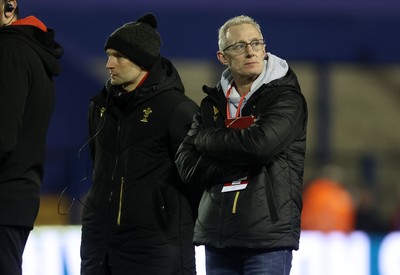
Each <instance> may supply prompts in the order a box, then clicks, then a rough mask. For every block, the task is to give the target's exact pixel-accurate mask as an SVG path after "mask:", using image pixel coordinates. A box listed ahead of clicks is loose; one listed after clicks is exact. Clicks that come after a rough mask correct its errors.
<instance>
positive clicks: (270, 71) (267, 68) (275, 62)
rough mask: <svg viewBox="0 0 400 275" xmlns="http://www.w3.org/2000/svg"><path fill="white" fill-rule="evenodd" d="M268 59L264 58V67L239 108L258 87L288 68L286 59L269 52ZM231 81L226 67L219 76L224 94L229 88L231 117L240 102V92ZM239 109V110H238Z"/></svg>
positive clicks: (234, 114)
mask: <svg viewBox="0 0 400 275" xmlns="http://www.w3.org/2000/svg"><path fill="white" fill-rule="evenodd" d="M267 56H268V60H264V69H263V71H262V72H261V74H260V75H259V76H258V77H257V79H256V80H255V81H254V82H253V84H252V85H251V88H250V91H249V92H248V93H247V94H246V96H245V97H244V99H243V103H242V105H241V109H242V108H243V106H244V105H246V102H247V100H248V99H249V98H250V96H251V95H252V94H253V93H254V92H255V91H257V89H258V88H260V87H261V85H263V84H267V83H269V82H271V81H273V80H276V79H279V78H281V77H284V76H285V75H286V73H287V72H288V70H289V65H288V64H287V62H286V60H284V59H281V58H279V57H277V56H276V55H273V54H271V53H267ZM232 82H233V78H232V74H231V70H230V69H229V68H227V69H226V70H225V71H224V72H223V73H222V76H221V87H222V90H223V91H224V94H225V96H226V94H227V91H228V90H229V89H230V88H231V92H230V95H229V98H228V101H229V105H230V106H229V110H230V115H231V117H235V116H236V112H237V106H238V105H239V102H240V98H241V97H240V94H239V93H238V92H237V91H236V88H235V87H231V86H232ZM240 111H241V110H240Z"/></svg>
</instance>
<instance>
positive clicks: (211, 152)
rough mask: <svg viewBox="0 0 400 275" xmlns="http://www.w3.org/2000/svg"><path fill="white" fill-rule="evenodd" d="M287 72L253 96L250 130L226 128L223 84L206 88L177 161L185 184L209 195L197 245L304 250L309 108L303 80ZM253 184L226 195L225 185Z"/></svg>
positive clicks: (247, 111) (196, 235) (201, 212)
mask: <svg viewBox="0 0 400 275" xmlns="http://www.w3.org/2000/svg"><path fill="white" fill-rule="evenodd" d="M271 58H273V59H274V60H275V61H276V62H275V63H276V64H277V63H281V62H282V61H280V60H279V59H277V58H276V57H271V56H270V60H269V62H271ZM286 70H287V73H286V75H284V76H283V77H280V78H277V79H274V80H273V81H270V82H266V83H264V84H262V85H260V87H259V88H258V89H257V90H255V92H254V93H253V94H252V95H250V96H249V98H248V101H247V103H246V104H245V105H244V107H243V109H242V116H254V117H255V121H254V123H253V124H252V125H251V126H250V127H248V128H243V129H232V128H226V127H225V119H226V112H225V110H227V106H226V104H227V99H226V97H225V94H224V92H223V90H222V88H221V83H219V84H218V85H217V87H216V88H209V87H206V86H205V87H204V88H203V90H204V92H205V93H207V97H206V98H205V99H204V100H203V101H202V103H201V107H200V108H201V111H200V112H199V114H197V115H196V116H195V119H194V123H193V125H192V129H191V130H190V131H189V133H188V136H187V137H186V138H185V140H184V142H183V143H182V145H181V147H180V148H179V149H178V153H177V158H176V163H177V167H178V171H179V172H180V174H181V177H182V178H183V180H184V182H185V183H186V184H191V185H201V186H204V187H205V192H204V194H203V197H202V198H201V202H200V205H199V216H198V219H197V221H196V225H195V233H194V242H195V244H197V245H211V246H214V247H217V248H233V247H240V248H255V249H266V250H280V249H289V250H292V249H298V247H299V237H300V216H301V215H300V213H301V208H302V198H301V196H302V181H303V168H304V156H305V146H306V124H307V106H306V101H305V99H304V97H303V95H302V94H301V92H300V87H299V84H298V81H297V78H296V75H295V74H294V72H293V71H292V70H291V69H290V68H287V69H286ZM246 176H247V177H248V178H247V180H248V185H247V187H246V188H245V189H243V190H240V191H232V192H221V191H222V189H223V185H224V184H225V183H229V182H232V181H235V180H238V179H242V178H243V177H246Z"/></svg>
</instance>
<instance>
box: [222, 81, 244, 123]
mask: <svg viewBox="0 0 400 275" xmlns="http://www.w3.org/2000/svg"><path fill="white" fill-rule="evenodd" d="M232 87H233V86H231V87H230V88H229V89H228V91H227V92H226V117H227V118H231V111H230V106H229V105H230V104H229V96H230V94H231V90H232ZM245 96H246V95H244V96H241V97H240V101H239V105H238V107H237V110H236V116H235V117H240V109H241V108H242V104H243V100H244V97H245Z"/></svg>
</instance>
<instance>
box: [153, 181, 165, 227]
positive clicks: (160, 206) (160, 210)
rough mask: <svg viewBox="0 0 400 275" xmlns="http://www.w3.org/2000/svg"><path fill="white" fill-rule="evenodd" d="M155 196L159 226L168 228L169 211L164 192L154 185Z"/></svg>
mask: <svg viewBox="0 0 400 275" xmlns="http://www.w3.org/2000/svg"><path fill="white" fill-rule="evenodd" d="M153 196H154V208H155V209H154V210H155V212H156V213H155V216H156V219H157V221H158V224H159V226H160V227H161V228H163V229H167V228H168V211H167V207H166V204H165V199H164V196H163V193H162V190H160V189H159V188H158V186H157V185H153Z"/></svg>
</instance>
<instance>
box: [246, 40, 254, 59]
mask: <svg viewBox="0 0 400 275" xmlns="http://www.w3.org/2000/svg"><path fill="white" fill-rule="evenodd" d="M254 52H255V50H254V49H253V47H252V46H251V44H250V43H249V44H247V45H246V55H247V56H254Z"/></svg>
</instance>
